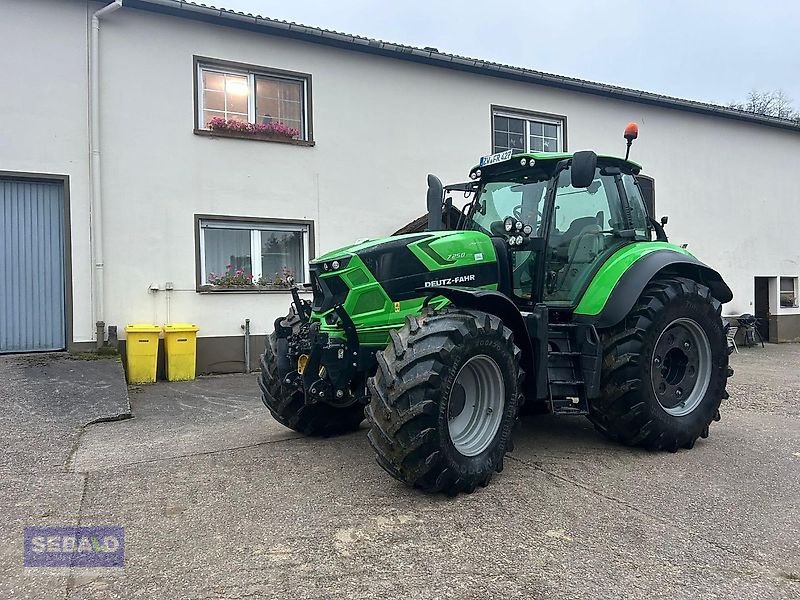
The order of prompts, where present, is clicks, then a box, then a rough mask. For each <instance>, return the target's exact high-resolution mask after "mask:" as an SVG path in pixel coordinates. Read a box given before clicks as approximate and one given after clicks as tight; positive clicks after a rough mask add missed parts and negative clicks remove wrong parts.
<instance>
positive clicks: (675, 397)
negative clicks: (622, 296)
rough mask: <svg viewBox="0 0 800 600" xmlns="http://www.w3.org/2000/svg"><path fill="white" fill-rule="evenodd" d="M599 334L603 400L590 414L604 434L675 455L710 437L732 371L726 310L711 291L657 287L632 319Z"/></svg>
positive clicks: (682, 285)
mask: <svg viewBox="0 0 800 600" xmlns="http://www.w3.org/2000/svg"><path fill="white" fill-rule="evenodd" d="M600 334H601V339H602V340H603V345H604V348H605V351H604V357H603V368H602V373H601V387H602V390H601V397H600V398H598V399H597V400H593V401H592V402H591V405H590V410H589V419H590V420H591V421H592V422H593V423H594V424H595V426H596V427H597V429H598V430H599V431H601V432H602V433H604V434H605V435H607V436H608V437H610V438H611V439H613V440H616V441H619V442H622V443H624V444H626V445H631V446H642V447H645V448H650V449H654V450H669V451H672V452H674V451H676V450H678V448H691V447H693V446H694V443H695V441H696V440H697V438H698V437H707V436H708V429H709V425H710V424H711V422H712V421H718V420H719V418H720V416H719V407H720V403H721V402H722V400H723V399H724V398H727V397H728V395H727V392H726V391H725V386H726V384H727V379H728V376H729V374H730V373H731V371H730V369H729V368H728V349H727V342H726V336H725V330H724V326H723V321H722V317H721V305H720V303H719V302H718V301H717V300H715V299H714V298H713V296H712V295H711V292H710V291H709V289H708V288H707V287H706V286H704V285H702V284H700V283H697V282H695V281H693V280H691V279H685V278H680V277H670V278H664V279H658V280H654V281H653V282H651V283H650V284H649V285H648V286H647V288H646V289H645V290H644V292H642V295H641V296H640V297H639V300H638V301H637V303H636V304H635V305H634V307H633V309H632V310H631V312H630V313H629V314H628V316H627V317H626V318H625V319H624V320H623V321H622V322H621V323H620V324H619V325H617V326H616V327H613V328H611V329H609V330H605V331H601V332H600Z"/></svg>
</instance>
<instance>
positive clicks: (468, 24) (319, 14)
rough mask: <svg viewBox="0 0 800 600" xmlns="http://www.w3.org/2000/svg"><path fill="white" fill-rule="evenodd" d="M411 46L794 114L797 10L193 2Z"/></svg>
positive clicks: (730, 5) (728, 5)
mask: <svg viewBox="0 0 800 600" xmlns="http://www.w3.org/2000/svg"><path fill="white" fill-rule="evenodd" d="M202 1H203V2H204V3H205V4H214V5H216V6H221V7H224V8H231V9H235V10H240V11H244V12H250V13H253V14H259V15H262V16H265V17H272V18H278V19H284V20H288V21H295V22H297V23H303V24H304V25H313V26H317V27H323V28H326V29H335V30H337V31H342V32H345V33H355V34H359V35H363V36H366V37H371V38H378V39H382V40H385V41H390V42H398V43H403V44H410V45H414V46H434V47H436V48H438V49H439V50H440V51H442V52H451V53H454V54H462V55H465V56H470V57H473V58H482V59H486V60H492V61H497V62H502V63H506V64H510V65H514V66H522V67H529V68H533V69H537V70H541V71H547V72H550V73H557V74H560V75H570V76H573V77H579V78H582V79H589V80H592V81H599V82H603V83H612V84H617V85H622V86H625V87H632V88H636V89H642V90H647V91H652V92H658V93H662V94H668V95H671V96H678V97H682V98H691V99H696V100H705V101H710V102H716V103H720V104H727V103H729V102H731V101H733V100H740V99H744V97H745V96H746V95H747V93H748V92H749V91H750V90H751V89H759V90H762V91H766V90H776V89H783V90H784V91H785V92H786V93H787V94H788V95H789V96H790V97H791V98H792V99H793V100H794V105H795V106H796V107H798V108H800V1H798V0H759V1H757V2H756V1H753V0H750V1H744V0H731V1H724V0H714V1H704V0H668V1H666V0H662V1H658V0H638V1H637V0H604V1H600V0H548V1H546V2H545V1H542V0H518V1H516V2H497V1H495V2H491V1H488V0H487V1H484V2H477V1H474V0H469V1H462V2H446V1H440V0H404V1H403V2H370V1H367V0H292V1H291V2H289V1H287V0H279V1H276V0H202Z"/></svg>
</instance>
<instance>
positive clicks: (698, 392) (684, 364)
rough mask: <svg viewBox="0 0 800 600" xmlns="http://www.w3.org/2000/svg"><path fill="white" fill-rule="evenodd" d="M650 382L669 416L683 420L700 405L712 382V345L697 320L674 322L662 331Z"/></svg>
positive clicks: (655, 352)
mask: <svg viewBox="0 0 800 600" xmlns="http://www.w3.org/2000/svg"><path fill="white" fill-rule="evenodd" d="M650 380H651V384H652V386H653V392H654V393H655V395H656V398H657V399H658V403H659V404H660V405H661V408H663V409H664V410H665V411H666V412H667V413H668V414H670V415H672V416H674V417H682V416H685V415H688V414H689V413H691V412H692V411H694V410H695V409H696V408H697V407H698V406H699V405H700V402H701V401H702V399H703V397H704V396H705V394H706V391H707V390H708V385H709V382H710V381H711V344H710V343H709V341H708V336H707V335H706V332H705V331H704V330H703V328H702V327H700V325H699V324H698V323H697V322H696V321H694V320H692V319H688V318H680V319H675V320H674V321H673V322H672V323H670V324H669V325H668V326H667V327H666V328H665V329H664V331H662V332H661V335H660V336H659V337H658V340H657V341H656V345H655V348H654V350H653V361H652V366H651V369H650Z"/></svg>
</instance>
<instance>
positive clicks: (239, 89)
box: [225, 79, 250, 96]
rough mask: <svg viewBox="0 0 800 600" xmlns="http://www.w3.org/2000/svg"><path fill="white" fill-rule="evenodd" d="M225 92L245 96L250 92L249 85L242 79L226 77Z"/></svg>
mask: <svg viewBox="0 0 800 600" xmlns="http://www.w3.org/2000/svg"><path fill="white" fill-rule="evenodd" d="M225 92H226V93H228V94H231V95H232V96H247V95H248V94H249V93H250V87H249V86H248V85H247V83H246V82H244V81H238V80H236V79H226V80H225Z"/></svg>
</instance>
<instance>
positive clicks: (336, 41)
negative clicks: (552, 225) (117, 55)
mask: <svg viewBox="0 0 800 600" xmlns="http://www.w3.org/2000/svg"><path fill="white" fill-rule="evenodd" d="M124 6H125V7H129V8H138V9H144V10H149V11H154V12H158V13H162V14H167V15H172V16H177V17H183V18H187V19H194V20H197V21H205V22H208V23H214V24H217V25H223V26H228V27H236V28H239V29H246V30H249V31H255V32H259V33H263V34H267V35H277V36H282V37H288V38H293V39H297V40H302V41H305V42H311V43H315V44H323V45H327V46H335V47H338V48H344V49H346V50H352V51H355V52H365V53H369V54H376V55H379V56H385V57H388V58H394V59H398V60H406V61H412V62H417V63H422V64H426V65H431V66H435V67H441V68H445V69H453V70H457V71H466V72H468V73H476V74H479V75H486V76H489V77H499V78H502V79H511V80H515V81H523V82H527V83H534V84H537V85H544V86H548V87H554V88H560V89H565V90H570V91H574V92H582V93H586V94H593V95H597V96H604V97H607V98H615V99H618V100H627V101H629V102H638V103H641V104H649V105H653V106H660V107H663V108H671V109H674V110H682V111H687V112H693V113H699V114H703V115H710V116H715V117H721V118H725V119H734V120H738V121H746V122H750V123H756V124H759V125H767V126H769V127H777V128H780V129H789V130H793V131H800V122H797V121H792V120H789V119H781V118H778V117H770V116H766V115H759V114H756V113H752V112H748V111H744V110H739V109H735V108H729V107H726V106H720V105H717V104H711V103H708V102H698V101H696V100H686V99H683V98H675V97H673V96H665V95H662V94H656V93H653V92H645V91H641V90H635V89H632V88H626V87H620V86H616V85H609V84H606V83H598V82H595V81H587V80H585V79H577V78H575V77H566V76H564V75H555V74H552V73H545V72H543V71H536V70H534V69H526V68H523V67H514V66H511V65H504V64H500V63H495V62H490V61H486V60H481V59H477V58H468V57H465V56H459V55H457V54H448V53H446V52H439V51H438V50H437V49H436V48H430V47H426V48H418V47H416V46H406V45H403V44H395V43H393V42H384V41H381V40H376V39H372V38H367V37H363V36H358V35H352V34H349V33H340V32H338V31H332V30H329V29H321V28H318V27H309V26H307V25H301V24H298V23H292V22H289V21H281V20H277V19H270V18H267V17H262V16H259V15H252V14H249V13H242V12H237V11H234V10H230V9H226V8H216V7H214V6H208V5H205V4H198V3H195V2H188V1H187V0H124Z"/></svg>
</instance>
